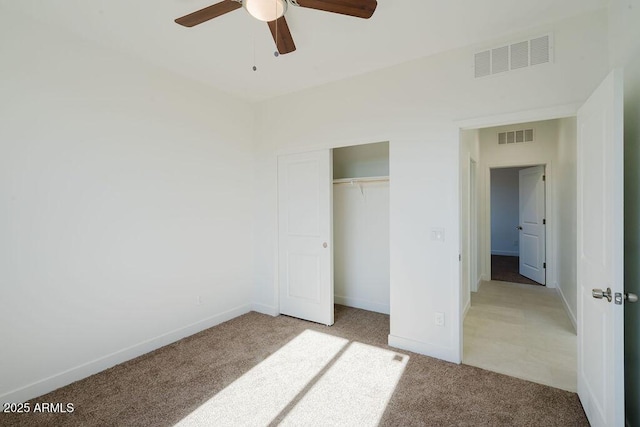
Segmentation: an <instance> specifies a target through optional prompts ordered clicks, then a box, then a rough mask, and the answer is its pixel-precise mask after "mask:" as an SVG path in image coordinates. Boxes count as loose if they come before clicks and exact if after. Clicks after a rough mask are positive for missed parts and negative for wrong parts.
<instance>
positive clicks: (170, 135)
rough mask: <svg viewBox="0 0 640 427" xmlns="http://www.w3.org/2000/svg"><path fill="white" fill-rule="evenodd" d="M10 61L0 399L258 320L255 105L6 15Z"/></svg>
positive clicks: (4, 53)
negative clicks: (253, 310)
mask: <svg viewBox="0 0 640 427" xmlns="http://www.w3.org/2000/svg"><path fill="white" fill-rule="evenodd" d="M0 57H1V58H2V67H0V94H2V95H1V96H0V117H1V119H0V120H1V121H2V124H1V125H0V152H1V153H2V154H1V155H0V294H1V297H0V300H1V301H2V303H1V306H2V307H1V308H0V324H1V325H2V328H0V341H1V342H2V343H3V345H2V350H0V401H14V402H17V401H22V400H24V399H27V398H31V397H34V396H37V395H39V394H42V393H45V392H47V391H50V390H52V389H54V388H57V387H59V386H62V385H65V384H67V383H69V382H71V381H74V380H77V379H79V378H82V377H84V376H87V375H89V374H92V373H94V372H97V371H99V370H102V369H104V368H106V367H109V366H111V365H113V364H115V363H119V362H121V361H123V360H126V359H129V358H131V357H134V356H137V355H139V354H142V353H145V352H147V351H149V350H151V349H154V348H157V347H158V346H161V345H163V344H166V343H168V342H171V341H174V340H176V339H178V338H181V337H183V336H185V335H189V334H192V333H194V332H197V331H199V330H201V329H204V328H206V327H209V326H211V325H213V324H216V323H219V322H220V321H223V320H226V319H229V318H232V317H235V316H237V315H239V314H241V313H244V312H246V311H248V310H249V309H250V307H251V306H250V303H251V281H252V276H251V271H252V264H253V259H252V256H251V249H250V248H251V247H252V246H253V242H252V234H251V218H252V217H251V210H252V204H251V198H252V196H253V194H252V185H253V177H252V173H253V170H252V167H253V163H252V155H251V148H252V147H251V138H252V133H251V132H252V119H251V116H247V114H246V113H247V109H248V106H247V105H246V104H244V103H242V102H238V101H237V100H235V99H232V98H230V97H228V96H224V95H221V94H220V93H218V92H216V91H213V90H211V89H209V88H206V87H203V86H201V85H199V84H195V83H191V82H189V81H186V80H184V79H183V78H179V77H175V76H173V75H171V74H169V73H167V72H164V71H161V70H158V69H156V68H152V67H149V66H146V65H144V64H142V63H139V62H138V61H137V60H135V59H132V58H129V57H123V56H120V55H118V54H114V53H112V52H110V51H107V50H103V49H101V48H99V47H97V46H95V45H90V44H87V43H84V42H81V41H78V40H77V39H76V38H74V37H69V36H67V35H65V34H62V33H59V32H57V31H54V30H50V29H48V28H46V27H45V26H44V25H42V24H34V23H32V22H30V21H29V20H28V19H24V18H23V17H21V16H17V15H14V14H13V13H7V12H6V11H1V12H0ZM198 297H199V298H200V299H198Z"/></svg>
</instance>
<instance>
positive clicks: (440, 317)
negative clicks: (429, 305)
mask: <svg viewBox="0 0 640 427" xmlns="http://www.w3.org/2000/svg"><path fill="white" fill-rule="evenodd" d="M434 320H435V324H436V326H444V313H436V316H435V319H434Z"/></svg>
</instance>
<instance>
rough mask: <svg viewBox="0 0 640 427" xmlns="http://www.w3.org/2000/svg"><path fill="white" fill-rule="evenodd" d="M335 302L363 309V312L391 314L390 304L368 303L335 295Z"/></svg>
mask: <svg viewBox="0 0 640 427" xmlns="http://www.w3.org/2000/svg"><path fill="white" fill-rule="evenodd" d="M333 302H334V303H336V304H340V305H346V306H347V307H354V308H361V309H362V310H368V311H375V312H376V313H384V314H389V304H381V303H378V302H373V301H368V300H364V299H360V298H352V297H345V296H342V295H334V296H333Z"/></svg>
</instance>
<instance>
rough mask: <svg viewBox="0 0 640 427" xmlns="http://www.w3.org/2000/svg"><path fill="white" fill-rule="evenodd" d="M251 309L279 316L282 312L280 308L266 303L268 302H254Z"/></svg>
mask: <svg viewBox="0 0 640 427" xmlns="http://www.w3.org/2000/svg"><path fill="white" fill-rule="evenodd" d="M251 310H253V311H255V312H257V313H262V314H267V315H269V316H273V317H275V316H278V315H279V314H280V310H278V309H277V308H276V307H273V306H270V305H266V304H259V303H257V302H254V303H253V304H252V305H251Z"/></svg>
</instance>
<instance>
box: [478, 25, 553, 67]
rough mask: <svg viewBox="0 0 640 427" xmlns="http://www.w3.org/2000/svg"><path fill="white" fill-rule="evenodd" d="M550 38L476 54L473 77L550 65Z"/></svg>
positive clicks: (545, 36)
mask: <svg viewBox="0 0 640 427" xmlns="http://www.w3.org/2000/svg"><path fill="white" fill-rule="evenodd" d="M552 49H553V47H552V37H551V35H550V34H547V35H544V36H541V37H536V38H532V39H530V40H525V41H521V42H517V43H512V44H510V45H506V46H499V47H495V48H493V49H489V50H485V51H482V52H478V53H476V54H475V55H474V76H475V77H476V78H478V77H486V76H490V75H492V74H499V73H504V72H506V71H511V70H517V69H520V68H527V67H531V66H534V65H540V64H546V63H550V62H551V59H552V55H551V50H552Z"/></svg>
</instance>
